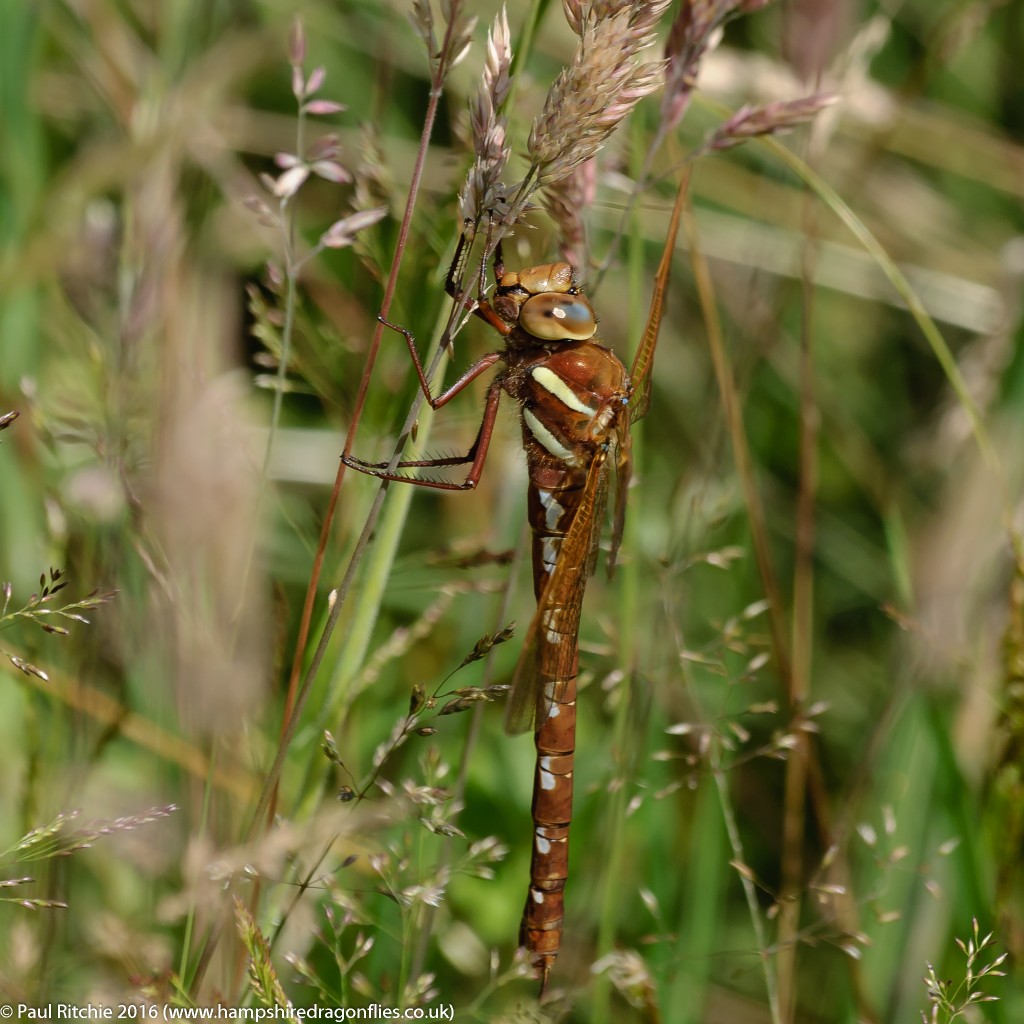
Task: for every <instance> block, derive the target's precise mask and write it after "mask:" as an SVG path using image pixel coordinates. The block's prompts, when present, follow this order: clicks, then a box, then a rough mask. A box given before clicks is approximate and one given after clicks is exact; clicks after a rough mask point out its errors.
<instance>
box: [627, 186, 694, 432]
mask: <svg viewBox="0 0 1024 1024" xmlns="http://www.w3.org/2000/svg"><path fill="white" fill-rule="evenodd" d="M689 182H690V175H689V172H687V173H685V174H684V175H683V180H682V181H681V182H680V183H679V190H678V191H677V192H676V201H675V205H674V206H673V207H672V217H671V219H670V220H669V224H668V234H667V235H666V236H665V248H664V249H662V251H661V261H660V262H659V264H658V273H657V276H656V277H655V279H654V295H653V296H652V297H651V312H650V314H649V315H648V317H647V326H646V327H645V328H644V333H643V337H642V338H641V340H640V346H639V348H637V350H636V357H635V358H634V359H633V365H632V366H631V367H630V370H629V379H630V380H631V381H632V382H633V397H632V398H631V399H630V403H629V405H630V417H629V418H630V422H631V423H635V422H636V421H637V420H638V419H641V418H643V417H644V416H646V415H647V410H648V409H649V408H650V405H651V370H652V369H653V367H654V350H655V348H657V345H658V332H659V330H660V329H661V312H662V308H663V306H664V305H665V293H666V292H667V291H668V280H669V272H670V271H671V269H672V253H673V252H674V251H675V247H676V236H677V235H678V234H679V222H680V220H681V219H682V215H683V207H684V206H685V205H686V193H687V189H688V186H689Z"/></svg>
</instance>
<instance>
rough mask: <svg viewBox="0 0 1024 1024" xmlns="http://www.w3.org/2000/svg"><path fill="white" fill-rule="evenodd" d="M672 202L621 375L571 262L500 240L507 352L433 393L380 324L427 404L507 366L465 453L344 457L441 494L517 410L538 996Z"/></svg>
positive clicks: (452, 281) (559, 907)
mask: <svg viewBox="0 0 1024 1024" xmlns="http://www.w3.org/2000/svg"><path fill="white" fill-rule="evenodd" d="M682 205H683V190H682V189H680V191H679V196H678V198H677V200H676V205H675V208H674V209H673V212H672V218H671V220H670V222H669V230H668V237H667V239H666V242H665V248H664V251H663V253H662V257H661V263H660V265H659V267H658V273H657V277H656V279H655V286H654V296H653V299H652V301H651V310H650V315H649V317H648V322H647V327H646V329H645V331H644V335H643V338H642V340H641V343H640V346H639V348H638V350H637V354H636V358H635V359H634V361H633V366H632V369H631V370H630V372H629V374H627V373H626V368H625V366H624V365H623V364H622V362H621V361H620V360H619V359H618V357H617V356H616V355H615V354H614V353H613V352H612V351H611V350H610V349H607V348H605V347H604V346H603V345H601V344H599V343H598V341H597V339H596V330H597V324H596V318H595V316H594V311H593V309H592V307H591V305H590V303H589V302H588V300H587V298H586V296H585V295H584V294H583V290H582V288H581V286H580V284H579V282H578V280H577V277H576V274H575V271H574V270H573V268H572V267H571V266H570V265H569V264H568V263H546V264H542V265H540V266H535V267H528V268H526V269H524V270H519V271H506V269H505V267H504V264H503V260H502V253H501V247H500V243H499V245H498V246H497V247H496V249H495V257H494V276H495V280H496V285H495V288H494V291H493V292H492V294H491V297H490V298H485V297H484V295H483V294H481V295H480V296H479V298H478V299H477V300H476V301H475V302H473V303H472V307H471V308H472V311H473V312H474V313H475V314H476V315H477V316H479V317H480V318H481V319H483V320H485V321H486V322H487V323H488V324H490V326H491V327H493V328H494V329H495V330H496V331H498V333H499V334H501V335H502V336H503V337H504V339H505V347H504V348H503V349H501V350H500V351H497V352H491V353H489V354H488V355H486V356H484V357H483V358H481V359H480V360H479V361H478V362H476V363H475V364H474V365H473V366H471V367H470V369H468V370H467V371H466V372H465V373H464V374H463V375H462V376H461V377H460V378H459V379H458V380H457V381H456V382H455V383H454V384H452V386H451V387H449V388H448V389H447V390H446V391H444V392H442V393H441V394H440V395H439V396H437V397H436V398H434V397H433V396H432V395H431V393H430V386H429V384H428V382H427V379H426V376H425V374H424V371H423V366H422V363H421V362H420V358H419V355H418V353H417V351H416V344H415V340H414V338H413V336H412V334H411V333H410V332H409V331H407V330H405V329H404V328H401V327H398V326H396V325H394V324H389V323H387V322H386V321H384V322H385V324H386V326H388V327H390V328H392V329H394V330H396V331H398V332H399V333H401V334H402V335H403V336H404V337H405V340H406V343H407V344H408V347H409V353H410V355H411V356H412V361H413V365H414V366H415V368H416V373H417V376H418V377H419V382H420V387H421V388H422V390H423V393H424V395H425V396H426V400H427V401H428V402H429V403H430V405H431V406H432V407H433V408H434V409H439V408H441V407H442V406H444V405H446V404H447V403H448V402H449V401H451V399H453V398H454V397H455V396H456V395H458V394H459V393H460V392H462V391H463V390H464V389H465V388H466V386H467V385H468V384H469V383H470V382H471V381H473V380H475V379H476V378H477V377H478V376H480V374H482V373H483V372H484V371H486V370H487V369H489V368H490V367H492V366H494V365H495V364H496V363H503V364H504V366H503V367H502V369H501V370H500V371H499V372H498V373H497V374H496V375H495V377H494V380H493V381H492V382H491V384H490V387H489V388H488V389H487V399H486V403H485V406H484V414H483V419H482V420H481V423H480V429H479V431H478V432H477V437H476V440H475V441H474V442H473V446H472V447H471V448H470V449H469V451H468V452H467V453H466V454H465V455H462V456H454V457H449V458H440V459H437V458H435V459H422V460H410V461H405V462H399V463H398V464H397V465H396V466H394V467H393V468H389V467H388V466H387V465H385V464H383V463H367V462H363V461H361V460H359V459H355V458H352V457H345V459H344V461H345V464H346V465H348V466H350V467H352V468H353V469H356V470H359V471H360V472H363V473H369V474H371V475H373V476H376V477H380V478H382V479H385V480H399V481H404V482H407V483H414V484H418V485H420V486H423V487H433V488H439V489H442V490H468V489H472V488H473V487H475V486H476V484H477V482H478V481H479V479H480V475H481V473H482V471H483V466H484V461H485V459H486V457H487V449H488V447H489V445H490V441H491V435H492V433H493V430H494V424H495V419H496V417H497V413H498V404H499V400H500V398H501V394H502V392H505V393H506V394H508V395H509V396H510V397H511V398H512V399H513V400H514V401H515V402H516V403H517V405H518V407H519V415H520V420H521V423H522V432H523V447H524V448H525V450H526V463H527V471H528V476H529V495H528V515H529V521H530V526H531V527H532V530H533V589H534V593H535V595H536V599H537V611H536V614H535V615H534V617H533V621H532V622H531V624H530V627H529V629H528V631H527V634H526V638H525V641H524V644H523V650H522V654H521V655H520V657H519V661H518V664H517V666H516V669H515V673H514V675H513V680H512V687H511V690H510V693H509V698H508V705H507V707H506V712H505V728H506V730H507V731H508V732H510V733H520V732H525V731H526V730H527V729H530V728H533V730H534V740H535V745H536V748H537V764H536V769H535V772H534V784H533V812H532V813H533V852H532V858H531V865H530V887H529V891H528V893H527V897H526V907H525V910H524V912H523V919H522V923H521V925H520V931H519V942H520V945H521V946H523V947H525V948H526V950H527V953H528V955H529V957H530V961H531V964H532V965H533V968H534V972H535V975H536V977H537V978H538V980H539V981H540V983H541V992H542V993H543V991H544V987H545V985H546V983H547V979H548V975H549V973H550V971H551V967H552V965H553V964H554V962H555V958H556V957H557V956H558V951H559V948H560V947H561V942H562V919H563V900H564V891H565V884H566V879H567V877H568V873H569V848H568V843H569V826H570V823H571V820H572V790H573V757H574V750H575V736H576V675H577V672H578V667H579V643H578V636H579V625H580V615H581V609H582V605H583V594H584V590H585V588H586V584H587V578H588V577H589V576H590V574H591V573H592V572H593V569H594V565H595V562H596V558H597V549H598V543H599V541H600V537H601V531H602V521H603V518H604V507H605V498H606V495H607V492H608V483H609V478H610V476H611V475H612V472H611V471H612V469H613V468H614V470H615V471H616V476H617V484H616V499H615V514H614V533H613V538H612V547H611V554H610V555H609V566H611V565H612V564H613V563H614V559H615V553H616V551H617V548H618V543H619V539H620V537H621V533H622V526H623V523H624V518H625V501H626V487H627V484H628V481H629V477H630V471H631V467H632V463H631V454H630V453H631V442H630V426H631V424H632V423H633V422H634V421H635V420H637V419H639V418H640V417H641V416H643V415H644V414H645V413H646V412H647V408H648V406H649V404H650V374H651V368H652V365H653V361H654V350H655V346H656V344H657V340H658V330H659V327H660V323H661V311H662V306H663V303H664V298H665V292H666V290H667V288H668V278H669V269H670V266H671V262H672V251H673V249H674V247H675V239H676V234H677V231H678V227H679V220H680V215H681V212H682ZM464 246H465V237H463V239H461V240H460V243H459V247H458V249H457V251H456V254H455V260H454V261H453V263H452V269H451V270H450V271H449V273H448V279H447V282H446V290H447V291H448V293H449V294H450V295H451V296H452V297H453V298H456V299H458V297H459V287H458V282H457V276H458V272H457V268H458V267H459V266H460V265H461V263H462V260H463V256H464V251H463V250H464ZM467 308H469V307H467ZM456 466H468V467H469V468H468V470H467V473H466V476H465V479H464V480H462V481H447V480H431V479H422V478H419V477H409V476H407V475H405V474H406V472H407V471H408V470H418V469H437V468H451V467H456Z"/></svg>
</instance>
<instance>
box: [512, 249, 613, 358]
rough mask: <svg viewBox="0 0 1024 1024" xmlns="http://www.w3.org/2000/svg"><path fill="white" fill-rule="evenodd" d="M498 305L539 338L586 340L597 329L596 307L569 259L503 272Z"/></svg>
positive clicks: (530, 333) (548, 339) (544, 339)
mask: <svg viewBox="0 0 1024 1024" xmlns="http://www.w3.org/2000/svg"><path fill="white" fill-rule="evenodd" d="M495 307H496V308H497V309H498V311H499V313H500V314H501V316H502V317H503V318H504V319H506V320H508V321H509V322H510V323H518V325H519V326H520V327H521V328H522V329H523V330H524V331H526V333H527V334H529V335H531V336H532V337H534V338H537V339H539V340H540V341H587V340H589V339H590V338H592V337H593V336H594V332H595V331H596V330H597V319H596V318H595V316H594V310H593V308H592V307H591V305H590V303H589V302H588V301H587V298H586V296H585V295H584V294H583V292H582V290H581V289H580V287H579V285H578V284H577V282H576V275H575V271H574V270H573V268H572V267H571V266H570V265H569V264H568V263H544V264H541V265H540V266H537V267H526V268H525V269H523V270H518V271H510V272H509V273H506V274H503V275H502V277H501V280H500V281H499V282H498V291H497V296H496V299H495Z"/></svg>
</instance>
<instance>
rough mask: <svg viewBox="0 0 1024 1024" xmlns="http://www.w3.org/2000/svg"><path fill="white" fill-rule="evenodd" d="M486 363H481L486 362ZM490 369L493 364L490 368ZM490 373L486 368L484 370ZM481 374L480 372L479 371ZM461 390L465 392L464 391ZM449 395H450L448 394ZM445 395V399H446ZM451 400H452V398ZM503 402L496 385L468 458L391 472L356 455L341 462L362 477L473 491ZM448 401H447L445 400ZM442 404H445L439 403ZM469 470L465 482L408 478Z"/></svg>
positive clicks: (407, 464) (402, 465)
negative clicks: (424, 473) (424, 471)
mask: <svg viewBox="0 0 1024 1024" xmlns="http://www.w3.org/2000/svg"><path fill="white" fill-rule="evenodd" d="M482 361H483V360H481V362H482ZM488 365H490V364H488ZM484 369H486V367H484ZM478 372H479V371H478ZM460 390H461V389H460ZM445 395H447V392H446V393H445ZM445 395H442V396H441V397H442V398H445ZM449 397H450V396H449ZM500 400H501V384H500V382H498V381H496V382H495V383H493V384H492V385H491V386H490V388H489V389H488V391H487V404H486V405H485V406H484V415H483V419H482V420H481V421H480V429H479V431H478V432H477V435H476V440H475V441H474V442H473V446H472V447H471V448H470V449H469V451H468V452H466V454H465V455H450V456H447V457H443V458H435V459H406V460H403V461H402V462H398V463H396V464H395V466H394V467H393V468H391V466H390V463H387V462H364V461H363V460H362V459H357V458H355V457H354V456H352V455H342V457H341V461H342V462H343V463H344V464H345V465H346V466H348V467H349V469H354V470H356V471H357V472H359V473H365V474H367V475H368V476H375V477H377V478H378V479H379V480H398V481H401V482H402V483H407V484H416V485H417V486H419V487H433V488H435V489H436V490H440V491H471V490H473V488H474V487H476V485H477V484H478V483H479V482H480V476H481V474H482V473H483V469H484V462H485V461H486V459H487V449H488V448H490V446H491V437H492V435H493V434H494V424H495V421H496V420H497V417H498V403H499V402H500ZM445 401H447V398H445ZM438 402H439V404H443V403H441V402H440V400H438ZM466 465H468V466H469V470H468V472H467V473H466V478H465V480H461V481H459V480H425V479H423V478H422V477H415V476H406V475H405V471H407V470H410V469H445V468H449V467H452V466H466Z"/></svg>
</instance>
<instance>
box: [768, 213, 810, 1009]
mask: <svg viewBox="0 0 1024 1024" xmlns="http://www.w3.org/2000/svg"><path fill="white" fill-rule="evenodd" d="M815 209H816V206H815V203H814V202H813V200H812V199H808V201H807V206H806V211H805V217H804V222H805V232H804V239H805V244H804V250H803V268H802V269H803V273H802V275H801V277H802V289H803V291H802V296H801V298H802V307H803V308H802V316H801V322H800V412H799V421H800V451H799V456H798V457H799V480H798V491H797V505H796V543H795V548H796V550H795V552H794V566H793V671H792V673H791V674H790V677H789V695H788V696H789V711H790V715H791V716H794V717H799V716H800V714H801V711H802V709H803V708H805V707H806V706H807V701H808V698H809V697H810V692H811V671H812V657H813V650H812V648H813V625H814V547H815V502H816V498H817V489H818V488H817V485H818V430H819V421H820V415H819V410H818V405H817V398H816V395H815V380H814V287H813V281H814V278H815V274H814V263H815V258H816V255H817V253H816V248H815V244H814V239H815V237H816V234H817V231H816V220H815ZM794 739H795V741H796V742H795V744H794V746H793V748H792V750H791V751H790V754H789V757H788V759H787V760H786V780H785V794H784V804H783V818H782V870H781V878H782V884H781V907H780V910H779V930H778V945H779V952H778V957H777V960H776V970H777V977H778V982H779V1008H780V1011H781V1013H782V1019H783V1021H787V1022H788V1021H792V1020H793V1016H794V1013H795V1011H796V963H797V958H796V949H797V934H798V932H799V929H800V908H801V904H802V900H801V892H802V891H803V887H804V886H803V874H804V858H803V851H804V837H805V830H806V815H805V807H806V801H807V780H808V767H809V762H810V758H811V757H812V752H811V737H810V733H808V732H807V730H806V729H797V730H795V731H794Z"/></svg>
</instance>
